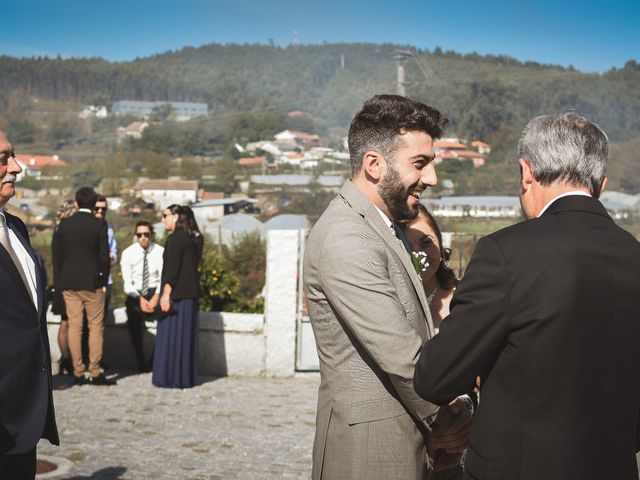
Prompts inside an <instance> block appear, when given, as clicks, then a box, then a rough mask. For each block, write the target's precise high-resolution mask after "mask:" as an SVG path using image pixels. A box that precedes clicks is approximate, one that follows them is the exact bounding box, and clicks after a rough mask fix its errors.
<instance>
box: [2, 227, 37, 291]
mask: <svg viewBox="0 0 640 480" xmlns="http://www.w3.org/2000/svg"><path fill="white" fill-rule="evenodd" d="M0 244H1V245H2V246H3V247H4V249H5V250H6V251H7V253H8V254H9V256H10V257H11V260H13V264H14V265H15V267H16V270H18V273H19V274H20V278H22V281H23V282H24V286H25V287H27V292H29V294H31V288H30V287H29V282H28V280H27V275H26V274H25V273H24V269H23V268H22V264H21V263H20V260H19V259H18V256H17V255H16V252H15V250H14V249H13V247H12V246H11V242H10V241H9V230H8V228H7V219H6V218H5V217H4V215H0Z"/></svg>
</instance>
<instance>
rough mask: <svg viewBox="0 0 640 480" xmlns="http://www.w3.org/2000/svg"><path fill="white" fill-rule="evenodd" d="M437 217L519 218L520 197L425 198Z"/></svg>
mask: <svg viewBox="0 0 640 480" xmlns="http://www.w3.org/2000/svg"><path fill="white" fill-rule="evenodd" d="M423 203H424V204H425V206H426V207H427V209H428V210H429V211H430V212H431V213H432V214H433V215H434V216H436V217H477V218H518V217H520V216H521V209H520V199H519V198H518V197H509V196H489V195H488V196H477V197H474V196H466V197H465V196H461V197H442V198H429V199H427V200H423Z"/></svg>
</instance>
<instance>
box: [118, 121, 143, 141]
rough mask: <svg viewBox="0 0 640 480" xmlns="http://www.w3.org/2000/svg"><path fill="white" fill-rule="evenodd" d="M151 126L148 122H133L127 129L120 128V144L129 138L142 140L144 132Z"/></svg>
mask: <svg viewBox="0 0 640 480" xmlns="http://www.w3.org/2000/svg"><path fill="white" fill-rule="evenodd" d="M148 126H149V124H148V123H147V122H133V123H130V124H129V125H127V126H126V127H118V130H117V134H118V143H120V142H122V140H124V139H125V138H127V137H130V138H137V139H140V138H142V132H144V131H145V129H146V128H147V127H148Z"/></svg>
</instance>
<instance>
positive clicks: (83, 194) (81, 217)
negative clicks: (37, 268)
mask: <svg viewBox="0 0 640 480" xmlns="http://www.w3.org/2000/svg"><path fill="white" fill-rule="evenodd" d="M96 199H97V195H96V193H95V192H94V191H93V189H91V188H88V187H82V188H80V189H79V190H78V191H77V192H76V205H77V207H78V212H77V213H76V214H74V215H72V216H71V217H69V218H66V219H64V220H63V221H62V222H60V226H59V227H58V232H57V235H55V236H54V239H53V243H52V252H53V275H54V283H55V285H57V286H58V287H59V288H60V289H61V290H62V296H63V297H64V303H65V306H66V309H67V316H68V317H69V351H70V352H71V361H72V362H73V375H74V377H75V381H76V384H83V383H84V382H85V374H86V372H85V365H84V362H83V360H82V323H83V314H84V313H85V312H86V315H87V321H88V324H89V375H90V376H89V379H88V381H89V383H90V384H92V385H111V384H113V382H112V381H111V380H109V379H107V378H106V377H105V375H104V372H103V370H102V367H101V366H100V361H101V360H102V346H103V340H104V303H105V302H104V299H105V292H106V287H107V280H108V278H109V266H110V262H109V247H108V241H107V224H106V222H105V221H104V220H100V219H97V218H95V217H94V215H93V207H94V206H95V203H96Z"/></svg>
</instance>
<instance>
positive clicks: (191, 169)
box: [180, 158, 202, 180]
mask: <svg viewBox="0 0 640 480" xmlns="http://www.w3.org/2000/svg"><path fill="white" fill-rule="evenodd" d="M180 176H181V177H184V178H186V179H188V180H199V179H200V178H201V177H202V162H200V161H198V160H197V159H195V158H183V159H182V162H180Z"/></svg>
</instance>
